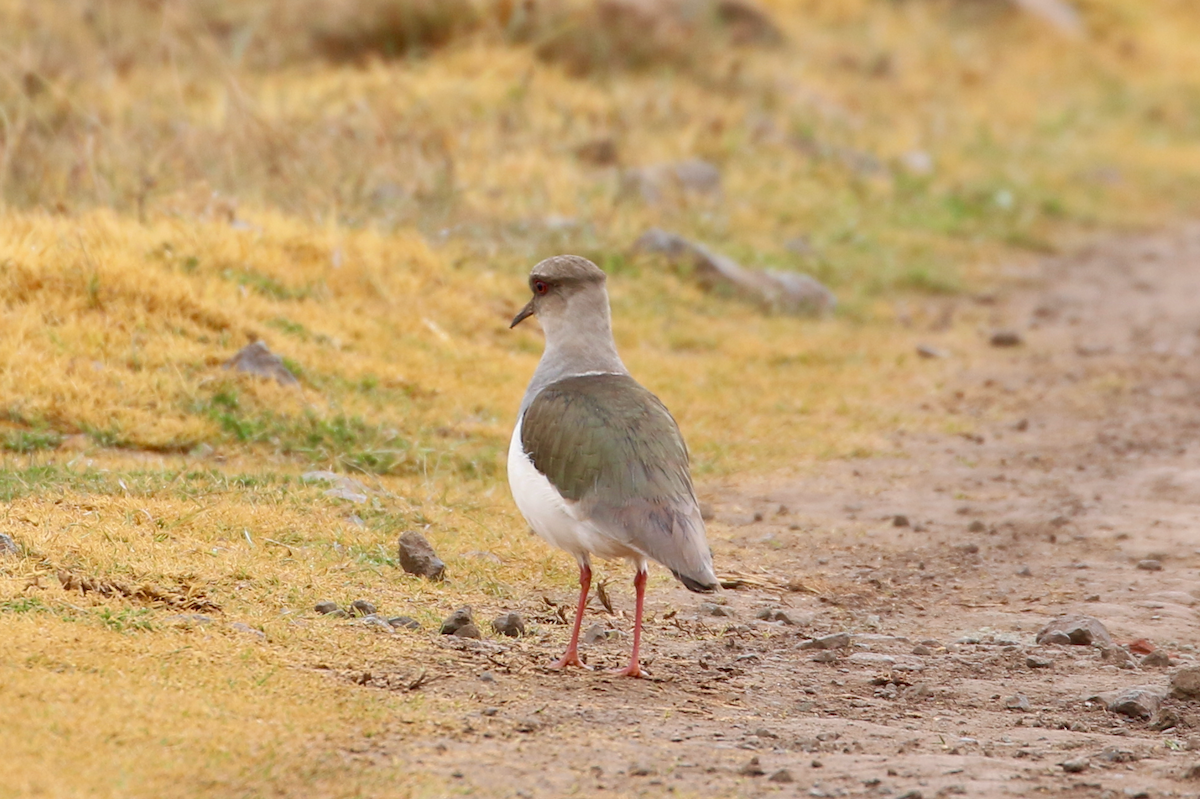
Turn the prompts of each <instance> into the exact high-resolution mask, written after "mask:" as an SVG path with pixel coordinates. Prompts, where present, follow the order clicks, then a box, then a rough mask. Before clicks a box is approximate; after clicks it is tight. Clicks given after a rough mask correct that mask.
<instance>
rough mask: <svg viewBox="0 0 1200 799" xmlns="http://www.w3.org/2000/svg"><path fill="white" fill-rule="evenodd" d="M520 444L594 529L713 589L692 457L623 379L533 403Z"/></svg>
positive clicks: (573, 381) (584, 384) (659, 409)
mask: <svg viewBox="0 0 1200 799" xmlns="http://www.w3.org/2000/svg"><path fill="white" fill-rule="evenodd" d="M521 444H522V447H523V448H524V450H525V452H526V454H528V455H529V457H530V459H531V460H532V461H533V465H534V467H535V468H536V469H537V470H538V471H539V472H540V473H541V474H543V475H545V476H546V478H547V479H548V480H549V481H550V483H551V484H553V485H554V487H555V488H556V489H557V490H558V492H559V493H560V494H561V495H562V496H563V498H564V499H566V500H568V501H569V502H572V503H578V509H579V510H580V511H581V512H582V514H583V515H584V517H586V518H587V519H588V521H590V522H592V523H593V524H595V525H596V527H597V528H598V529H600V530H601V531H602V532H604V533H605V534H607V535H610V536H613V537H614V538H615V539H617V540H619V541H621V542H622V543H624V544H627V545H630V546H632V547H634V548H635V549H638V550H639V551H641V552H644V553H645V554H646V555H647V556H648V557H650V558H653V559H654V560H656V561H658V562H659V563H662V564H663V565H664V566H666V567H667V568H669V569H671V570H672V571H674V572H675V573H676V576H678V577H679V578H680V579H681V580H682V581H683V582H684V584H685V585H688V587H689V588H693V589H694V590H695V589H696V587H697V586H699V587H700V590H709V589H710V587H715V577H714V576H713V574H712V561H711V556H710V554H709V551H708V544H707V542H706V540H705V536H704V523H703V521H701V519H700V511H699V507H698V505H697V503H696V496H695V492H694V491H693V489H692V480H691V476H690V474H689V471H688V452H687V447H686V445H685V444H684V442H683V436H682V435H680V433H679V427H678V425H676V424H675V420H674V419H673V418H672V417H671V414H670V413H669V412H668V411H667V409H666V407H664V406H663V404H662V403H661V402H660V401H659V400H658V398H657V397H655V396H654V395H653V394H651V393H650V392H649V391H647V390H646V389H645V388H643V387H642V386H640V385H638V383H637V382H636V381H635V380H634V379H633V378H631V377H629V376H628V375H617V374H600V375H583V376H580V377H571V378H567V379H564V380H560V381H558V382H556V383H552V384H551V385H549V386H547V387H546V388H545V389H543V390H542V391H541V392H540V393H539V394H538V395H537V397H536V398H535V399H534V400H533V402H532V403H530V405H529V408H528V409H527V410H526V412H525V415H524V417H523V419H522V425H521Z"/></svg>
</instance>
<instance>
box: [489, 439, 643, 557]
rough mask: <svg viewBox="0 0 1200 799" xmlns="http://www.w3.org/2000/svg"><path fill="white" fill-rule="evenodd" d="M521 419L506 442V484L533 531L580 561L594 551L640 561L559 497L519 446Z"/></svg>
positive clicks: (574, 505)
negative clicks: (509, 439) (507, 442)
mask: <svg viewBox="0 0 1200 799" xmlns="http://www.w3.org/2000/svg"><path fill="white" fill-rule="evenodd" d="M522 421H524V419H518V420H517V426H516V428H515V429H514V430H513V435H512V440H511V441H510V442H509V444H508V487H509V489H510V490H511V491H512V495H513V499H514V500H515V501H516V503H517V508H518V509H519V510H520V511H521V515H522V516H524V517H525V521H527V522H529V526H530V527H531V528H533V531H534V532H535V533H537V534H538V535H539V536H541V537H542V538H544V539H545V540H546V541H548V542H550V543H551V544H553V545H554V546H556V547H559V548H560V549H565V550H566V551H568V552H570V553H571V554H572V555H574V556H575V558H576V559H577V560H579V561H580V562H586V561H587V556H588V554H594V555H598V556H599V557H602V558H629V559H631V560H635V561H637V562H639V563H644V562H645V556H644V555H643V554H641V553H640V552H637V551H636V550H634V549H631V548H630V547H628V546H626V545H624V544H622V543H621V542H620V541H617V540H615V539H614V538H613V537H612V536H609V535H606V534H605V533H604V532H603V531H601V530H600V529H599V528H597V527H596V526H595V525H594V524H592V523H591V522H590V521H588V520H587V519H583V518H580V516H579V512H578V506H577V505H576V503H574V502H569V501H568V500H565V499H563V497H562V495H561V494H559V493H558V489H556V488H555V487H554V485H553V483H551V482H550V481H549V480H548V479H546V476H545V475H543V474H542V473H541V472H539V471H538V470H537V468H536V467H535V466H534V465H533V461H532V460H530V458H529V456H528V455H526V454H525V449H524V447H522V446H521V422H522Z"/></svg>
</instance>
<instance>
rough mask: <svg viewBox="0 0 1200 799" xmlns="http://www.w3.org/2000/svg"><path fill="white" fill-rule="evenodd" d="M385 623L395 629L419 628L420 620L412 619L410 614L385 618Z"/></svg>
mask: <svg viewBox="0 0 1200 799" xmlns="http://www.w3.org/2000/svg"><path fill="white" fill-rule="evenodd" d="M387 623H388V624H390V625H392V627H394V628H396V629H397V630H402V629H403V630H419V629H421V622H419V621H417V620H416V619H414V618H413V617H412V616H392V617H391V618H390V619H388V620H387Z"/></svg>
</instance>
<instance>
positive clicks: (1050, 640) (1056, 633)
mask: <svg viewBox="0 0 1200 799" xmlns="http://www.w3.org/2000/svg"><path fill="white" fill-rule="evenodd" d="M1037 642H1038V643H1039V644H1041V645H1042V646H1070V645H1071V636H1070V635H1068V634H1067V633H1065V632H1063V631H1062V630H1050V631H1049V632H1047V633H1045V634H1043V635H1039V636H1038V638H1037Z"/></svg>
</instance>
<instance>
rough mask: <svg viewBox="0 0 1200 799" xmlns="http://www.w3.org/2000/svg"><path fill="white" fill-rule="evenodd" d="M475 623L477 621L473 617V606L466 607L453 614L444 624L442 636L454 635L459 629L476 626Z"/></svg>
mask: <svg viewBox="0 0 1200 799" xmlns="http://www.w3.org/2000/svg"><path fill="white" fill-rule="evenodd" d="M474 622H475V620H474V619H473V618H472V617H471V606H470V605H465V606H463V607H461V608H459V609H458V610H456V611H454V612H453V613H451V614H450V615H449V616H447V617H446V619H445V621H443V622H442V629H441V632H442V635H454V634H455V633H456V632H458V630H459V628H461V627H465V626H466V625H468V624H474Z"/></svg>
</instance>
